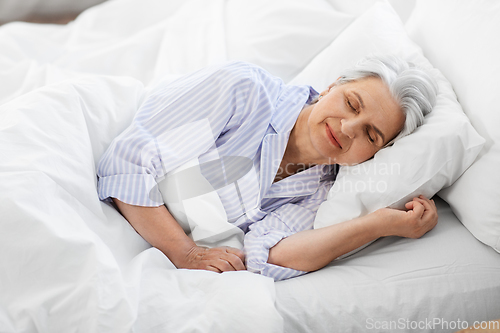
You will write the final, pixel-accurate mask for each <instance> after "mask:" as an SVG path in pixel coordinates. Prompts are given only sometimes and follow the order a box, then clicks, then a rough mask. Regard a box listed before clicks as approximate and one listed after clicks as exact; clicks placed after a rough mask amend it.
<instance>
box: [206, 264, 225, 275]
mask: <svg viewBox="0 0 500 333" xmlns="http://www.w3.org/2000/svg"><path fill="white" fill-rule="evenodd" d="M205 270H207V271H212V272H215V273H222V271H221V270H220V269H218V268H217V267H215V266H212V265H209V266H207V267H206V268H205Z"/></svg>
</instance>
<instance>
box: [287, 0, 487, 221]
mask: <svg viewBox="0 0 500 333" xmlns="http://www.w3.org/2000/svg"><path fill="white" fill-rule="evenodd" d="M376 53H393V54H396V55H398V56H401V57H403V58H405V59H407V60H409V61H412V62H413V63H415V64H418V65H419V66H420V67H424V68H427V69H429V71H430V72H431V73H432V74H433V75H434V76H435V77H436V78H437V80H438V85H439V96H438V99H437V103H436V106H435V108H434V110H433V112H431V113H430V114H429V115H428V116H426V119H425V121H424V125H423V126H421V127H419V128H418V129H417V130H416V131H415V132H414V133H412V134H411V135H410V136H407V137H404V138H402V139H400V140H399V141H397V142H396V143H395V144H394V145H393V146H391V147H387V148H384V149H382V150H380V151H379V152H378V153H377V154H376V155H375V156H374V158H373V159H371V160H369V161H366V162H364V163H362V164H359V165H357V166H343V167H341V168H340V173H339V175H338V177H337V180H336V181H335V184H334V185H333V187H332V189H331V190H330V193H329V196H328V199H327V201H326V202H324V203H323V204H322V205H321V206H320V208H319V210H318V213H317V216H316V220H315V223H314V227H315V228H321V227H325V226H328V225H331V224H335V223H339V222H342V221H346V220H350V219H353V218H356V217H359V216H362V215H365V214H368V213H371V212H373V211H375V210H377V209H379V208H383V207H387V206H389V207H393V208H399V209H403V208H404V204H405V203H406V202H407V201H410V200H411V199H412V198H413V197H415V196H418V195H420V194H423V195H425V196H427V197H432V196H433V195H434V194H435V193H436V192H438V191H439V190H440V189H441V188H443V187H445V186H449V185H451V184H453V182H455V181H456V179H457V178H458V177H460V175H461V174H462V173H463V172H464V171H465V170H466V169H467V168H468V167H469V166H470V165H471V163H472V162H473V161H474V159H475V158H476V156H477V154H478V153H479V151H480V149H481V147H482V146H483V143H484V139H483V138H481V137H480V136H479V135H478V133H477V132H476V131H475V130H474V128H473V127H472V126H471V124H470V122H469V120H468V119H467V117H466V115H465V114H464V113H463V111H462V109H461V107H460V104H459V103H458V102H457V99H456V97H455V94H454V93H453V89H452V88H451V86H450V84H449V82H448V81H447V80H446V79H445V78H444V77H443V75H442V74H441V73H440V72H439V71H437V70H436V69H433V68H432V66H431V65H430V63H429V62H428V61H427V60H426V59H425V58H424V56H423V55H422V54H421V52H420V50H419V48H418V46H416V45H415V44H414V43H413V42H412V41H411V40H410V39H409V38H408V36H407V35H406V32H405V30H404V27H403V25H402V23H401V21H400V19H399V17H398V15H397V14H396V12H395V11H394V10H393V8H392V7H391V6H390V5H389V4H388V3H387V2H379V3H376V4H374V5H373V6H372V7H371V8H370V9H369V10H368V11H366V12H365V13H364V14H362V15H361V16H360V17H359V18H358V19H357V20H356V21H355V22H354V23H352V24H351V25H350V26H349V27H348V28H347V29H346V30H345V31H344V32H343V33H342V34H341V35H340V36H339V37H338V38H337V39H336V40H334V41H333V42H332V43H331V44H330V46H328V47H327V48H326V49H325V50H324V51H323V52H322V53H321V54H319V55H318V56H317V57H316V58H315V59H314V60H313V61H312V62H311V63H310V65H309V66H307V67H306V68H305V69H304V71H303V72H302V73H301V74H300V75H298V77H297V78H295V79H294V80H293V81H292V82H293V83H296V84H298V83H310V84H311V83H312V85H313V86H315V87H316V88H317V89H319V90H322V89H324V88H325V87H327V86H328V85H329V84H330V83H332V82H334V81H335V80H336V79H337V78H338V77H339V73H340V72H341V70H342V69H344V68H347V67H350V66H352V65H353V64H355V63H356V62H357V61H358V60H360V59H361V58H363V57H364V56H366V55H368V54H376Z"/></svg>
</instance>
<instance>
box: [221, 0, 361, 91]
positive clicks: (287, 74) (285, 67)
mask: <svg viewBox="0 0 500 333" xmlns="http://www.w3.org/2000/svg"><path fill="white" fill-rule="evenodd" d="M225 19H226V38H227V55H228V58H229V59H230V60H243V61H248V62H251V63H254V64H256V65H259V66H261V67H263V68H265V69H266V70H267V71H269V72H270V73H272V74H273V75H276V76H278V77H281V78H282V79H283V80H284V81H285V82H287V81H289V80H291V79H292V78H293V77H294V76H295V75H297V74H298V73H299V72H300V71H301V70H302V69H303V68H304V67H305V66H306V65H307V64H308V63H309V62H310V61H311V60H312V59H313V58H314V56H316V55H317V54H318V53H319V52H320V51H321V50H323V49H324V48H325V47H326V46H328V44H330V42H331V41H332V40H333V39H334V38H335V37H337V36H338V34H339V33H340V32H342V30H343V29H344V28H345V27H346V26H347V25H349V24H350V23H351V22H352V20H353V19H354V17H353V16H352V15H349V14H345V13H342V12H339V11H336V10H334V9H333V8H332V7H331V6H330V5H329V4H328V3H326V2H325V1H324V0H309V1H302V0H273V1H267V0H252V1H241V0H231V1H227V5H226V13H225Z"/></svg>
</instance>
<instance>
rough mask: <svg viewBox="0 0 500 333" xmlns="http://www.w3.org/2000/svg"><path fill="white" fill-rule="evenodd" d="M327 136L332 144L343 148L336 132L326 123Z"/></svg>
mask: <svg viewBox="0 0 500 333" xmlns="http://www.w3.org/2000/svg"><path fill="white" fill-rule="evenodd" d="M326 136H327V137H328V139H329V140H330V143H331V144H332V145H334V146H335V147H338V148H340V149H342V145H341V144H340V141H339V140H338V138H337V136H336V135H335V132H334V131H333V130H332V129H331V128H330V126H328V124H326Z"/></svg>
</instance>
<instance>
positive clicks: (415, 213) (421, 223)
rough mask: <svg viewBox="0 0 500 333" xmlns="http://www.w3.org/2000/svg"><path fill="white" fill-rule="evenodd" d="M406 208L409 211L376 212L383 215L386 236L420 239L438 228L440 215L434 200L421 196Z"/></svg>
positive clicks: (407, 204) (390, 209) (383, 210)
mask: <svg viewBox="0 0 500 333" xmlns="http://www.w3.org/2000/svg"><path fill="white" fill-rule="evenodd" d="M405 207H406V209H408V210H407V211H403V210H398V209H392V208H382V209H379V210H378V211H377V212H376V213H377V214H381V215H382V216H381V217H382V221H383V222H382V223H383V224H384V227H383V229H384V232H383V234H384V236H400V237H407V238H420V237H422V236H423V235H424V234H425V233H426V232H428V231H429V230H431V229H432V228H434V227H435V226H436V224H437V221H438V214H437V208H436V205H435V204H434V200H429V199H427V198H426V197H424V196H423V195H421V196H419V197H418V198H413V200H412V201H410V202H407V203H406V205H405Z"/></svg>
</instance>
